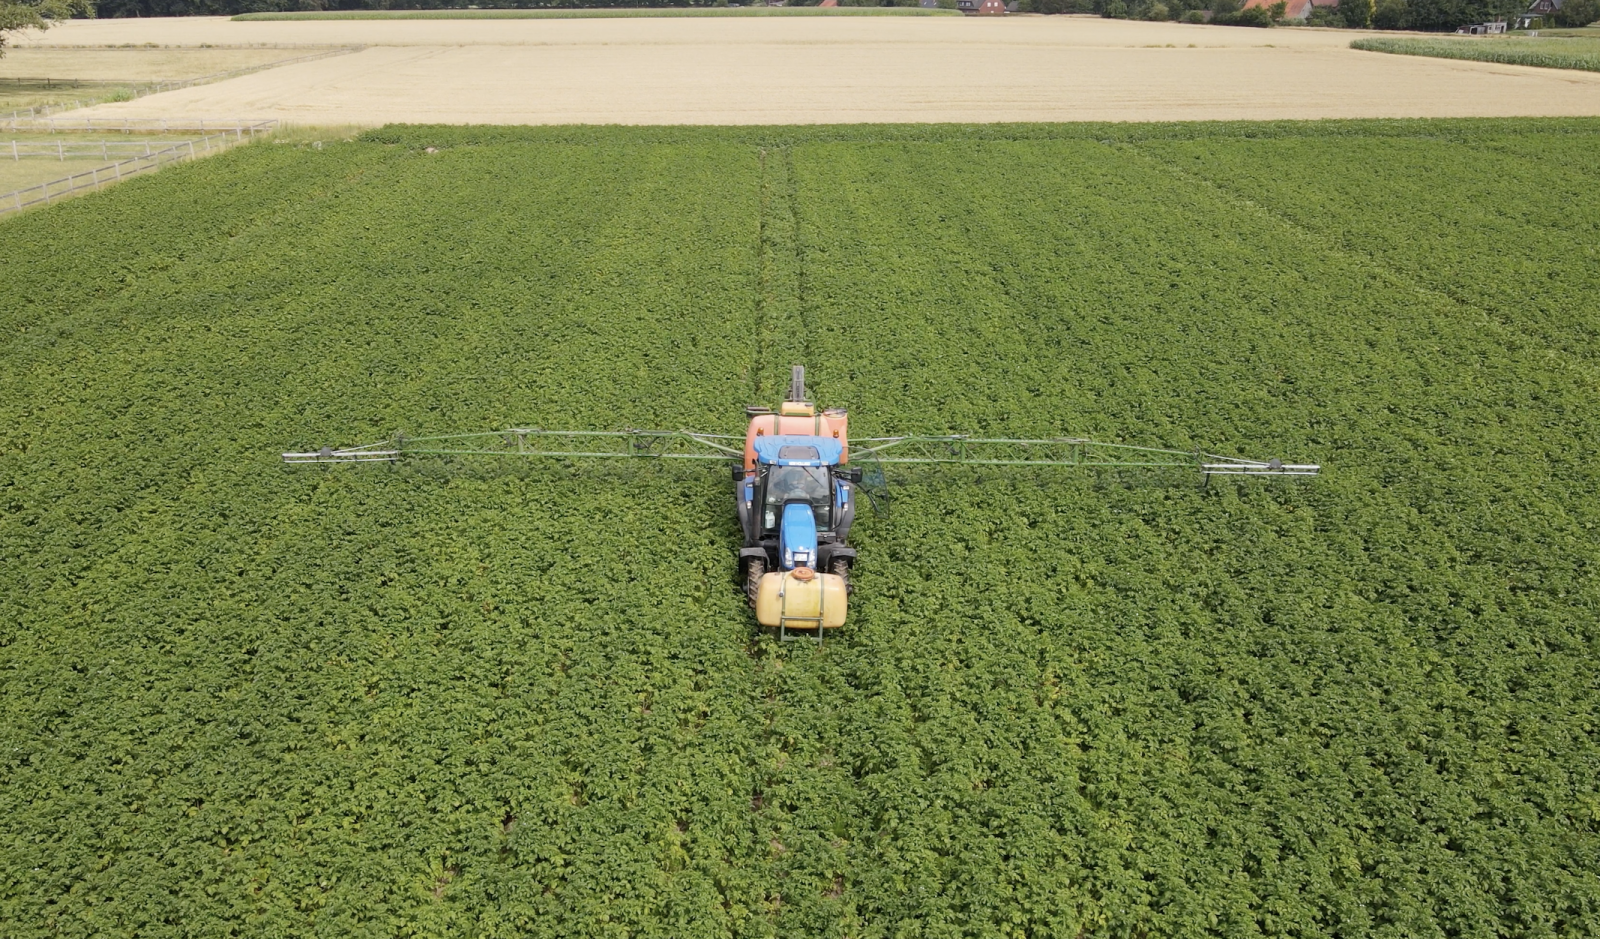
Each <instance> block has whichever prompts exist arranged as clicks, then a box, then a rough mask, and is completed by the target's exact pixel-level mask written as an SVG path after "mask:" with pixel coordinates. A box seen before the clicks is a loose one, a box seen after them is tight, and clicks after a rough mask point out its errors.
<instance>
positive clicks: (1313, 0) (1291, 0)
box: [1244, 0, 1339, 20]
mask: <svg viewBox="0 0 1600 939" xmlns="http://www.w3.org/2000/svg"><path fill="white" fill-rule="evenodd" d="M1275 2H1276V0H1245V4H1244V7H1245V9H1247V10H1248V9H1250V8H1252V7H1261V8H1262V9H1266V10H1270V9H1272V5H1273V4H1274V3H1275ZM1338 6H1339V0H1288V3H1287V5H1286V6H1285V7H1284V10H1283V18H1284V19H1286V20H1304V19H1306V18H1307V17H1309V16H1310V15H1311V11H1312V10H1315V9H1317V8H1318V7H1325V8H1336V7H1338Z"/></svg>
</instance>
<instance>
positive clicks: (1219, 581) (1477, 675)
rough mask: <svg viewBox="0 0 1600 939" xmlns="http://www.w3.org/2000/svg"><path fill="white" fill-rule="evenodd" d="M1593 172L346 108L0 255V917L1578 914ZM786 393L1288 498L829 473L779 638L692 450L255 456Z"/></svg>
mask: <svg viewBox="0 0 1600 939" xmlns="http://www.w3.org/2000/svg"><path fill="white" fill-rule="evenodd" d="M1597 138H1600V122H1594V121H1523V122H1498V121H1481V122H1474V121H1437V122H1370V123H1363V122H1332V123H1327V124H1317V125H1306V124H1267V125H1243V124H1240V125H1174V126H1158V125H1143V126H1141V125H1117V126H1091V125H1082V126H1077V125H1064V126H1007V125H994V126H980V127H958V126H949V127H909V126H888V127H870V126H866V127H820V128H720V129H710V128H547V129H531V128H405V127H400V128H386V129H383V130H380V131H375V132H373V133H371V134H369V135H367V136H366V137H365V138H363V139H361V140H359V141H355V142H350V143H342V144H331V145H325V146H323V147H322V148H321V149H320V150H314V149H309V148H296V147H290V146H274V145H255V146H250V147H244V148H241V149H239V150H237V151H234V152H231V153H229V154H226V155H224V156H221V157H218V158H215V159H211V160H207V161H204V162H201V163H196V164H191V165H187V166H184V167H181V168H177V169H173V170H169V171H166V172H164V173H162V174H160V175H158V176H153V177H149V178H145V179H141V180H136V181H132V182H129V183H126V184H123V185H121V186H118V187H116V188H114V189H111V190H108V191H106V192H104V193H102V194H99V195H95V196H91V197H86V198H84V199H80V200H77V201H74V202H70V203H67V204H63V205H60V206H56V207H53V208H51V209H50V210H48V211H44V212H34V213H29V214H26V215H22V216H19V217H17V218H14V219H12V220H9V221H7V222H5V223H3V224H0V253H3V256H4V257H5V258H6V259H7V261H6V284H7V289H6V290H5V291H3V293H0V817H4V818H5V819H6V822H5V824H4V825H3V826H0V923H3V924H4V928H3V929H0V932H4V933H5V934H7V935H16V936H22V937H28V936H107V935H128V936H189V935H205V936H213V935H261V936H277V935H338V936H396V935H398V936H457V935H460V936H506V937H511V936H597V937H599V936H605V937H621V936H663V937H666V936H674V937H676V936H685V935H695V936H729V937H774V936H779V935H782V936H793V935H817V936H839V937H844V936H850V937H871V936H881V937H891V936H892V937H948V936H1008V937H1013V936H1074V935H1084V936H1108V937H1109V936H1118V937H1121V936H1130V937H1131V936H1155V935H1162V936H1167V935H1171V936H1210V935H1229V936H1248V935H1263V936H1266V935H1271V936H1281V935H1297V936H1454V935H1473V936H1491V935H1508V936H1553V935H1580V934H1586V933H1591V932H1594V931H1595V930H1596V929H1597V928H1600V922H1597V919H1596V916H1597V914H1596V910H1597V909H1600V876H1597V875H1596V871H1600V746H1597V741H1596V737H1595V727H1596V722H1597V720H1600V713H1597V711H1600V677H1597V676H1600V672H1597V671H1596V669H1595V664H1594V663H1595V661H1596V653H1597V652H1600V648H1597V645H1600V637H1597V630H1596V618H1595V610H1596V609H1597V608H1600V595H1597V589H1600V588H1597V587H1596V579H1595V577H1594V572H1595V570H1596V568H1597V562H1600V556H1597V555H1600V548H1597V543H1596V540H1595V530H1596V522H1597V521H1600V519H1597V515H1600V509H1597V505H1600V503H1597V502H1596V500H1595V497H1594V492H1595V491H1596V483H1597V480H1596V476H1595V471H1594V469H1593V467H1594V465H1595V461H1594V459H1593V458H1594V456H1595V454H1596V449H1597V441H1600V433H1597V431H1600V425H1597V418H1596V417H1595V409H1594V408H1593V401H1594V397H1595V390H1596V361H1595V355H1594V344H1593V338H1594V335H1593V322H1592V320H1593V316H1592V310H1591V309H1590V306H1592V304H1591V303H1590V301H1589V299H1588V298H1589V297H1591V296H1592V295H1593V290H1592V287H1593V286H1594V285H1593V284H1592V283H1591V281H1592V280H1593V277H1594V270H1595V265H1594V264H1593V263H1589V262H1593V261H1594V260H1595V258H1594V257H1593V251H1594V248H1593V237H1592V235H1593V233H1594V231H1595V229H1596V226H1600V196H1597V195H1596V194H1597V193H1600V186H1597V185H1596V184H1597V183H1600V178H1597V176H1600V168H1597V167H1596V165H1595V164H1594V162H1593V161H1592V160H1590V159H1586V158H1585V157H1586V156H1587V154H1589V153H1591V152H1592V150H1593V147H1594V146H1595V144H1596V143H1597ZM430 147H431V148H433V150H434V151H435V152H431V153H430V152H428V150H427V148H430ZM1533 165H1538V166H1540V167H1542V168H1543V171H1544V172H1545V173H1547V174H1549V175H1548V177H1547V178H1553V179H1555V180H1557V181H1558V182H1559V188H1560V191H1559V193H1558V192H1557V191H1556V187H1555V186H1554V185H1552V186H1551V187H1549V188H1545V189H1541V190H1540V191H1538V192H1533V193H1525V192H1521V191H1518V190H1515V189H1511V188H1507V187H1497V186H1494V185H1491V183H1492V182H1493V181H1494V180H1503V179H1504V178H1505V177H1506V174H1507V173H1508V172H1509V171H1510V170H1511V169H1512V168H1514V167H1527V166H1533ZM1308 167H1312V168H1313V169H1308ZM1462 189H1466V190H1470V191H1471V192H1472V193H1473V198H1472V199H1470V200H1469V199H1461V198H1458V197H1457V196H1458V192H1459V191H1460V190H1462ZM1552 245H1561V246H1565V247H1563V248H1562V250H1552V248H1551V246H1552ZM791 362H803V363H804V364H806V365H807V366H808V372H807V377H808V379H809V380H810V383H811V385H812V389H813V391H814V393H815V394H816V395H817V397H818V398H819V399H820V400H822V401H823V402H825V403H827V404H829V405H838V406H845V407H849V408H850V409H851V410H852V417H853V425H854V429H855V431H856V432H857V433H860V434H872V433H878V432H892V431H897V430H904V431H928V432H949V431H966V432H974V433H996V434H999V433H1007V434H1014V435H1018V436H1032V435H1055V434H1069V433H1070V434H1081V435H1087V436H1094V437H1097V438H1101V439H1110V440H1125V441H1127V442H1131V443H1150V444H1158V445H1159V444H1166V445H1173V446H1180V447H1189V446H1204V447H1207V448H1209V449H1214V450H1216V451H1218V452H1236V453H1239V454H1241V455H1248V456H1271V455H1280V456H1284V457H1292V458H1296V459H1304V460H1308V461H1316V462H1320V463H1323V464H1324V465H1325V466H1326V467H1327V470H1326V472H1325V475H1324V476H1323V477H1321V478H1319V479H1316V480H1313V481H1309V482H1303V483H1291V484H1275V483H1267V482H1262V481H1259V480H1255V481H1243V482H1227V481H1214V482H1213V483H1212V484H1211V485H1210V486H1208V487H1205V488H1201V487H1200V486H1198V485H1197V480H1196V479H1194V478H1191V477H1190V476H1188V475H1187V474H1182V473H1179V474H1157V473H1149V474H1140V473H1134V472H1122V473H1109V472H1107V473H1098V474H1097V473H1090V472H1074V471H1070V470H1039V471H1021V470H1006V469H994V470H989V469H984V470H976V469H950V470H946V469H942V468H918V469H914V470H905V471H901V472H898V473H893V474H892V478H891V484H892V487H893V497H894V498H893V508H892V511H891V512H890V513H889V514H888V515H886V516H881V517H877V516H872V515H870V514H864V515H863V516H862V518H861V519H860V520H859V521H858V523H857V527H856V530H855V536H854V537H855V540H856V541H857V542H858V547H859V549H860V551H861V563H860V565H859V567H858V568H857V574H856V584H857V591H856V593H855V595H854V597H853V599H852V613H851V621H850V623H849V625H848V626H847V627H846V628H845V629H844V630H842V631H841V634H840V635H839V636H838V637H837V638H835V639H832V640H830V641H829V643H828V644H827V645H825V646H823V647H821V648H820V649H819V648H816V647H815V646H812V645H808V644H804V643H801V644H789V645H785V644H779V643H778V642H776V641H775V640H774V639H773V638H772V637H771V636H767V635H763V634H761V633H760V632H758V631H757V629H756V628H755V625H754V623H753V620H752V618H751V616H750V615H749V613H748V611H747V609H746V608H745V607H744V605H743V601H742V599H741V597H740V596H739V594H738V591H737V588H736V585H735V582H734V554H733V551H734V548H735V547H736V545H737V541H738V536H737V531H736V522H735V521H734V517H733V511H732V506H731V505H730V504H729V498H728V483H727V479H726V476H725V475H724V473H723V472H722V471H721V468H720V466H719V467H717V468H716V471H713V470H712V469H711V468H708V467H704V466H695V465H690V466H679V465H667V464H657V463H647V462H625V463H623V462H619V463H610V464H608V463H570V464H568V463H560V462H549V463H542V464H541V463H515V462H510V461H498V460H482V461H468V460H461V461H447V460H432V461H419V462H416V463H411V464H405V465H400V466H395V467H387V466H338V467H329V468H320V467H318V468H311V467H292V468H291V467H285V466H282V465H281V464H280V463H279V462H278V459H277V454H278V452H279V451H281V450H284V449H291V448H294V449H298V448H305V447H316V446H320V445H323V444H333V445H338V444H352V443H362V442H367V441H369V440H374V439H379V438H382V437H386V436H389V435H391V434H393V433H394V432H395V431H397V430H399V431H407V432H413V433H424V432H448V431H452V430H478V429H493V428H496V427H499V426H507V425H512V424H526V425H532V426H545V427H566V428H594V429H617V428H623V427H665V428H679V427H687V428H694V429H700V430H725V431H730V432H736V431H738V430H739V429H740V428H741V427H742V413H741V412H740V406H741V405H744V404H747V403H762V404H771V403H773V401H774V400H775V398H776V396H777V395H778V394H779V392H780V389H781V387H782V382H783V379H784V378H785V377H786V375H787V366H788V365H789V364H790V363H791Z"/></svg>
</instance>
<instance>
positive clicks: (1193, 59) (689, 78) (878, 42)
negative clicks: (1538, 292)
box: [25, 16, 1600, 125]
mask: <svg viewBox="0 0 1600 939" xmlns="http://www.w3.org/2000/svg"><path fill="white" fill-rule="evenodd" d="M1352 35H1353V34H1352V33H1349V32H1344V31H1335V30H1313V29H1273V30H1257V29H1236V28H1226V27H1209V26H1186V25H1180V24H1174V23H1137V22H1129V21H1118V20H1102V19H1098V18H1089V17H1033V16H1019V17H1007V18H1004V19H981V20H980V19H967V18H956V17H949V18H945V17H930V18H903V19H902V18H892V17H884V18H877V17H872V18H849V19H846V18H839V19H833V18H794V19H777V18H771V19H769V18H750V19H736V18H730V19H589V20H582V19H573V20H488V21H481V20H480V21H464V20H448V21H415V20H413V21H387V22H385V21H330V22H242V23H235V22H230V21H228V20H226V19H222V18H193V19H161V20H157V19H145V20H91V21H74V22H71V23H68V24H66V25H64V26H61V27H59V28H57V29H54V30H51V31H50V32H49V33H46V34H43V35H37V34H35V35H34V36H31V37H28V38H27V39H26V40H25V44H26V45H36V46H51V45H81V44H96V45H100V44H104V45H112V44H122V43H160V44H164V45H193V46H198V45H200V44H202V43H210V44H226V45H239V44H249V43H304V44H317V45H329V44H347V43H348V44H363V45H366V46H367V47H368V48H367V49H365V50H364V51H362V52H359V53H356V54H354V55H347V56H340V57H337V58H331V59H324V60H321V61H316V62H309V63H305V64H301V65H291V66H285V67H282V68H277V69H272V70H270V71H266V72H260V73H257V74H253V75H247V76H244V77H241V78H236V79H232V80H229V81H226V82H221V83H217V84H213V85H206V86H202V87H197V88H189V89H184V90H181V91H175V92H169V93H166V94H162V95H156V96H152V97H148V98H143V99H140V100H137V101H131V102H125V103H121V104H109V105H102V106H100V107H97V108H94V109H92V110H90V111H86V112H78V113H79V114H82V115H84V116H101V117H111V116H117V117H122V116H136V117H187V118H199V117H204V118H279V119H282V120H285V121H288V122H290V123H295V124H364V125H375V124H383V123H388V122H392V121H408V122H438V123H498V124H512V123H515V124H547V123H625V124H677V123H688V124H784V123H822V122H827V123H832V122H865V121H874V122H875V121H884V122H905V121H962V122H966V121H973V122H979V121H1098V120H1115V121H1153V120H1202V119H1273V118H1323V117H1466V116H1519V115H1526V116H1534V115H1551V116H1553V115H1600V74H1596V73H1584V72H1573V71H1556V70H1547V69H1534V68H1525V67H1520V66H1506V65H1490V64H1482V63H1474V62H1461V61H1448V60H1442V59H1426V58H1418V57H1413V56H1390V55H1382V54H1378V53H1368V52H1355V51H1352V50H1351V49H1349V48H1348V43H1349V41H1350V38H1351V37H1352Z"/></svg>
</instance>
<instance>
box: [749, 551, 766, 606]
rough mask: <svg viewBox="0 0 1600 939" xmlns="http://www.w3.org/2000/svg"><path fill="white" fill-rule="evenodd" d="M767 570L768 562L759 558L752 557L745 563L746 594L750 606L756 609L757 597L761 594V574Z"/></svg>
mask: <svg viewBox="0 0 1600 939" xmlns="http://www.w3.org/2000/svg"><path fill="white" fill-rule="evenodd" d="M766 572H767V562H766V561H763V560H761V559H759V558H751V559H750V560H748V561H746V562H745V563H744V595H745V598H746V599H747V600H749V601H750V608H751V609H755V605H756V599H757V598H758V597H760V596H761V575H763V574H765V573H766Z"/></svg>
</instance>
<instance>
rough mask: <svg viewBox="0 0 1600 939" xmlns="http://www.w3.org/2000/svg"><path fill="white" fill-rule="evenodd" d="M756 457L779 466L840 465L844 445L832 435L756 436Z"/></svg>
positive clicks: (763, 461)
mask: <svg viewBox="0 0 1600 939" xmlns="http://www.w3.org/2000/svg"><path fill="white" fill-rule="evenodd" d="M755 447H756V459H757V460H758V461H760V462H762V463H772V464H775V465H777V466H838V465H839V458H840V457H841V456H843V455H844V445H843V444H841V443H839V441H837V440H835V439H833V438H832V437H807V436H801V435H799V434H774V435H772V436H770V437H757V438H756V444H755Z"/></svg>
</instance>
